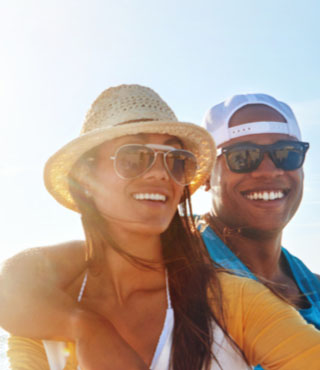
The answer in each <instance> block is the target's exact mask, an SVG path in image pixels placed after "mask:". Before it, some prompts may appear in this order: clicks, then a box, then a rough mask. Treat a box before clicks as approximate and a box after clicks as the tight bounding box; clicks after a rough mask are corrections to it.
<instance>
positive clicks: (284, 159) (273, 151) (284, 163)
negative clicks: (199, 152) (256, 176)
mask: <svg viewBox="0 0 320 370" xmlns="http://www.w3.org/2000/svg"><path fill="white" fill-rule="evenodd" d="M308 149H309V143H304V142H302V141H290V140H280V141H277V142H275V143H274V144H270V145H259V144H255V143H252V142H250V141H248V142H247V141H246V142H240V143H236V144H233V145H230V146H227V147H225V148H219V149H218V151H217V155H218V156H219V155H221V154H224V155H225V157H226V160H227V164H228V167H229V169H230V170H231V171H232V172H236V173H246V172H252V171H254V170H256V169H257V168H258V167H259V165H260V163H261V162H262V160H263V156H264V153H268V155H269V157H270V159H271V160H272V162H273V163H274V165H275V166H276V167H277V168H281V169H282V170H284V171H293V170H297V169H298V168H300V167H301V166H302V165H303V162H304V158H305V154H306V152H307V150H308Z"/></svg>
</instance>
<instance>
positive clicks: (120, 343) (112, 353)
mask: <svg viewBox="0 0 320 370" xmlns="http://www.w3.org/2000/svg"><path fill="white" fill-rule="evenodd" d="M71 325H72V336H73V337H74V341H75V343H76V354H77V359H78V362H79V366H80V368H81V370H123V369H130V370H147V369H148V366H147V365H146V364H145V363H144V362H143V360H142V359H141V358H140V357H139V355H138V354H137V353H136V352H135V351H134V350H133V349H132V347H130V346H129V344H128V343H127V342H126V341H125V340H124V339H123V338H122V337H121V336H120V335H119V333H118V332H117V330H116V329H115V327H114V326H113V325H112V324H111V323H110V322H109V321H108V320H106V319H104V318H102V317H101V316H100V315H97V314H95V313H92V312H89V311H85V310H82V309H79V310H77V311H75V312H74V315H73V318H72V321H71Z"/></svg>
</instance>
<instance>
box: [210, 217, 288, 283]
mask: <svg viewBox="0 0 320 370" xmlns="http://www.w3.org/2000/svg"><path fill="white" fill-rule="evenodd" d="M210 219H211V222H210V225H211V227H212V228H213V230H214V231H215V232H217V234H218V235H219V237H220V238H221V239H222V240H223V242H224V243H225V244H226V245H227V246H228V247H229V248H230V249H231V250H232V252H233V253H234V254H235V255H236V256H237V257H238V258H239V259H240V260H241V261H242V262H243V263H244V264H245V265H246V266H247V267H248V268H249V270H250V271H252V272H253V273H254V274H255V275H257V276H260V277H263V278H266V279H268V280H278V279H279V274H281V264H280V257H281V238H282V232H281V231H274V232H264V231H260V230H255V229H249V228H240V227H239V228H231V227H228V226H226V225H225V224H224V223H222V222H221V221H220V220H219V219H218V218H217V217H215V216H212V215H210Z"/></svg>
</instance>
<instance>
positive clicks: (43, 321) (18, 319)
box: [0, 241, 85, 339]
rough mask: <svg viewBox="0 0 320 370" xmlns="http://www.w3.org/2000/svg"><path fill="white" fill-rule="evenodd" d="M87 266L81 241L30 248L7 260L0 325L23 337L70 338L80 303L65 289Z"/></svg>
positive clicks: (1, 273) (0, 274) (0, 273)
mask: <svg viewBox="0 0 320 370" xmlns="http://www.w3.org/2000/svg"><path fill="white" fill-rule="evenodd" d="M84 269H85V260H84V252H83V242H81V241H74V242H67V243H63V244H59V245H56V246H50V247H39V248H31V249H28V250H25V251H23V252H21V253H19V254H17V255H15V256H13V257H12V258H10V259H8V260H7V261H5V262H4V263H3V264H2V266H1V269H0V301H1V305H0V325H1V326H2V327H3V328H4V329H5V330H7V331H9V332H11V333H14V334H16V335H20V336H29V337H30V336H31V337H36V338H49V339H50V338H51V339H53V338H56V339H58V338H59V337H61V338H65V339H68V338H69V333H70V330H69V322H70V315H72V312H73V311H74V310H76V309H78V305H77V303H76V302H75V300H74V299H72V298H71V297H70V296H69V295H68V294H67V293H65V292H64V289H65V288H66V287H67V286H68V285H70V284H71V283H72V282H73V281H74V280H75V279H76V278H77V277H78V276H79V275H80V274H81V273H82V272H83V271H84ZM35 322H36V323H37V324H36V325H35ZM70 339H71V338H70Z"/></svg>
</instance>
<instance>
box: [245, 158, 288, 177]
mask: <svg viewBox="0 0 320 370" xmlns="http://www.w3.org/2000/svg"><path fill="white" fill-rule="evenodd" d="M283 174H284V170H283V169H282V168H278V167H276V165H275V164H274V163H273V161H272V159H271V158H270V156H269V154H268V153H264V155H263V159H262V161H261V163H260V164H259V167H258V168H257V169H256V170H255V171H252V173H251V175H252V177H276V176H281V175H283Z"/></svg>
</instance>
